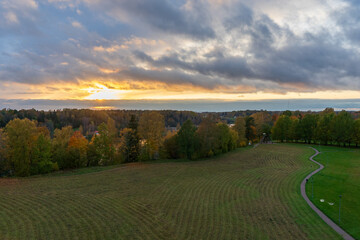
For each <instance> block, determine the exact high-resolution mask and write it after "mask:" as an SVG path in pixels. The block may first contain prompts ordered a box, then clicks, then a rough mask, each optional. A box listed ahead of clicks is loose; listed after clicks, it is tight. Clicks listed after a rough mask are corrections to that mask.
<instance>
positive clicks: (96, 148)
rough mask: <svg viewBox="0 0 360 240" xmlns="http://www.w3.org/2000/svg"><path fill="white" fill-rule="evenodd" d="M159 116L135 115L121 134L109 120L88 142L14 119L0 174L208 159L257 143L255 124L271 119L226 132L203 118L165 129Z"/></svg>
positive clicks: (249, 120)
mask: <svg viewBox="0 0 360 240" xmlns="http://www.w3.org/2000/svg"><path fill="white" fill-rule="evenodd" d="M161 113H162V112H159V111H143V112H142V113H141V115H140V116H139V115H135V114H133V115H131V116H130V119H129V121H128V122H127V125H126V126H125V127H123V128H121V129H119V128H118V127H117V122H116V121H115V120H114V119H113V118H111V117H110V116H109V115H108V117H107V119H106V121H104V122H102V123H100V124H99V125H97V126H94V131H93V133H92V134H91V135H90V136H89V135H88V131H86V130H85V129H84V128H83V126H82V125H80V126H79V127H78V128H74V126H71V125H68V126H63V127H61V128H55V129H53V130H52V128H51V127H49V126H47V125H44V124H43V123H41V122H38V121H36V120H30V119H28V118H23V119H20V118H14V119H12V120H10V121H9V122H8V123H7V124H6V125H5V127H4V128H2V129H0V174H2V175H15V176H29V175H34V174H44V173H49V172H52V171H57V170H60V169H74V168H81V167H90V166H106V165H112V164H119V163H127V162H138V161H147V160H155V159H164V158H174V159H177V158H188V159H192V160H193V159H198V158H205V157H211V156H214V155H218V154H221V153H225V152H228V151H231V150H233V149H235V148H237V147H240V146H246V145H247V144H248V142H249V141H256V138H257V137H258V135H257V127H258V126H257V125H258V124H256V123H260V122H261V123H262V124H265V122H264V121H265V120H269V119H271V116H270V115H269V114H268V113H256V114H254V115H252V117H245V118H244V117H238V118H237V119H236V122H235V124H234V125H233V126H232V127H230V126H229V125H228V124H227V123H226V122H224V121H223V120H221V118H220V117H219V115H217V114H210V113H206V114H204V115H202V116H201V120H200V123H198V120H197V119H196V118H190V119H187V120H186V121H185V122H184V123H183V124H182V125H181V126H180V125H179V124H178V127H175V128H171V127H170V128H169V127H165V117H164V114H161ZM196 123H198V124H196ZM261 127H263V126H261ZM268 129H270V125H269V127H268ZM51 131H53V132H51Z"/></svg>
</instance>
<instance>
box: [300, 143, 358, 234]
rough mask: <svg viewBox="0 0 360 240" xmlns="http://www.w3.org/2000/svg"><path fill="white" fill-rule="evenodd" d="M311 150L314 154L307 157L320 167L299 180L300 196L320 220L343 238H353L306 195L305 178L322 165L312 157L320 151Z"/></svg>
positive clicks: (317, 170) (321, 167)
mask: <svg viewBox="0 0 360 240" xmlns="http://www.w3.org/2000/svg"><path fill="white" fill-rule="evenodd" d="M312 149H313V150H315V154H314V155H312V156H311V157H310V158H309V159H310V161H312V162H314V163H316V164H317V165H319V166H320V168H318V169H316V170H315V171H313V172H312V173H310V174H309V175H307V176H306V178H305V179H304V180H303V181H302V182H301V186H300V189H301V195H302V197H303V198H304V199H305V201H306V202H307V204H308V205H309V206H310V207H311V208H312V209H313V210H314V211H315V212H316V213H317V214H318V215H319V216H320V217H321V219H322V220H324V221H325V222H326V223H327V225H329V226H330V227H331V228H332V229H334V230H335V231H336V232H337V233H338V234H340V235H341V236H342V237H343V238H344V239H345V240H355V239H354V238H353V237H352V236H350V235H349V234H348V233H347V232H345V231H344V230H343V229H342V228H341V227H339V226H338V225H337V224H336V223H334V222H333V221H332V220H331V219H330V218H328V217H327V216H326V215H325V214H324V213H323V212H322V211H320V210H319V209H318V208H317V207H316V206H315V205H314V204H313V203H312V202H311V201H310V200H309V198H308V196H307V195H306V191H305V185H306V180H307V179H310V177H311V176H313V175H314V174H316V173H318V172H320V171H321V170H322V169H323V168H324V165H322V164H321V163H319V162H317V161H315V160H314V159H313V157H315V156H317V155H318V154H320V152H319V151H318V150H316V149H315V148H312Z"/></svg>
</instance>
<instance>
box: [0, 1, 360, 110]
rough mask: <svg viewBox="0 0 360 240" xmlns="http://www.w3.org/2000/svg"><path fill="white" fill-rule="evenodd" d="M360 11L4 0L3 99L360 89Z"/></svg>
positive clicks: (281, 94) (0, 29)
mask: <svg viewBox="0 0 360 240" xmlns="http://www.w3.org/2000/svg"><path fill="white" fill-rule="evenodd" d="M359 12H360V2H359V1H355V0H336V1H335V0H312V1H310V0H303V1H288V0H252V1H245V0H73V1H70V0H41V1H40V0H1V1H0V99H2V102H1V103H2V104H1V105H2V106H4V107H8V106H10V105H7V104H8V103H10V102H13V101H15V100H17V104H18V105H19V107H22V106H21V103H24V100H27V102H31V101H32V102H33V103H34V100H42V102H44V101H45V100H52V102H51V103H52V104H54V101H53V100H55V101H57V104H58V105H59V107H62V105H61V104H64V101H72V102H73V101H88V100H123V101H133V102H137V101H142V102H146V101H150V102H151V101H153V102H154V101H161V102H166V103H171V102H176V101H181V100H186V102H189V101H190V102H191V101H193V102H196V101H202V102H203V101H205V102H206V101H208V102H209V103H211V102H214V101H218V102H237V101H240V102H241V101H243V102H249V101H263V102H266V101H278V100H282V101H283V103H284V105H286V101H287V100H288V99H291V100H294V101H295V100H299V101H300V100H304V99H317V102H321V103H322V104H325V103H326V102H327V100H328V99H331V100H339V101H340V100H344V99H345V100H346V99H360V95H359V93H360V67H359V63H360V54H359V50H360V49H359V47H360V21H359V20H360V15H359V14H358V13H359ZM10 100H11V101H10ZM49 102H50V101H49ZM340 102H341V101H340ZM335 103H336V101H335ZM355 105H356V104H355ZM355 105H354V106H353V107H356V106H355ZM168 106H169V108H171V104H170V105H168ZM264 106H265V107H266V105H264ZM260 107H261V106H260ZM350 107H351V106H350ZM310 108H311V106H310ZM313 108H315V107H313Z"/></svg>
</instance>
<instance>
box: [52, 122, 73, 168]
mask: <svg viewBox="0 0 360 240" xmlns="http://www.w3.org/2000/svg"><path fill="white" fill-rule="evenodd" d="M72 135H73V129H72V127H71V126H67V127H63V128H61V129H55V131H54V138H53V140H52V156H53V162H56V163H57V164H58V166H59V168H61V169H64V168H67V166H68V165H71V164H69V162H70V160H69V158H70V155H69V153H68V144H69V141H70V138H71V136H72Z"/></svg>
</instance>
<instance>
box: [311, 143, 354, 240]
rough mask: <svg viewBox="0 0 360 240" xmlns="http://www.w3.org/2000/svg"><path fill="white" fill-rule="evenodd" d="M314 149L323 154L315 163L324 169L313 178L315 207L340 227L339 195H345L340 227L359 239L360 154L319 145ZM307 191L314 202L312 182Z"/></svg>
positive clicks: (345, 149) (342, 202) (342, 200)
mask: <svg viewBox="0 0 360 240" xmlns="http://www.w3.org/2000/svg"><path fill="white" fill-rule="evenodd" d="M313 147H314V148H316V149H318V150H319V151H320V152H321V154H320V155H318V156H317V157H316V158H315V159H314V160H316V161H319V162H320V163H322V164H323V165H324V166H325V168H324V169H323V170H322V171H321V172H319V173H318V174H316V175H315V176H314V178H313V180H314V183H313V184H314V199H313V202H314V204H315V205H316V206H317V207H318V208H319V209H320V210H322V211H323V212H324V213H325V214H326V215H327V216H329V217H330V218H331V219H332V220H333V221H334V222H335V223H339V195H342V198H341V217H340V224H339V225H340V226H341V227H342V228H343V229H344V230H345V231H347V232H348V233H349V234H351V235H352V236H353V237H354V238H356V239H360V201H359V200H360V150H358V149H349V148H348V149H347V148H339V147H325V146H319V145H317V146H313ZM306 190H307V194H308V196H309V198H310V199H311V197H312V186H311V181H310V182H309V183H308V184H307V189H306ZM320 199H323V200H324V202H321V201H320ZM331 204H333V205H331Z"/></svg>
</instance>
